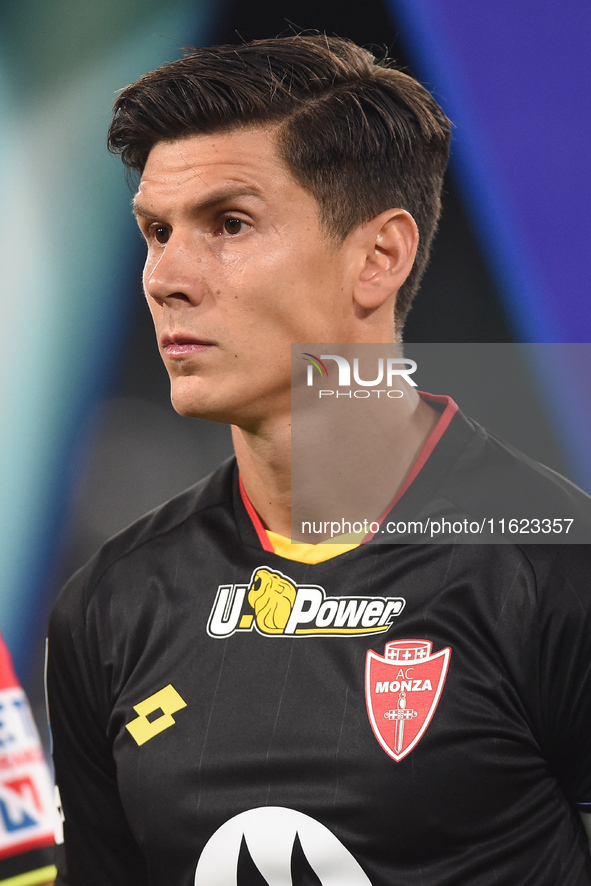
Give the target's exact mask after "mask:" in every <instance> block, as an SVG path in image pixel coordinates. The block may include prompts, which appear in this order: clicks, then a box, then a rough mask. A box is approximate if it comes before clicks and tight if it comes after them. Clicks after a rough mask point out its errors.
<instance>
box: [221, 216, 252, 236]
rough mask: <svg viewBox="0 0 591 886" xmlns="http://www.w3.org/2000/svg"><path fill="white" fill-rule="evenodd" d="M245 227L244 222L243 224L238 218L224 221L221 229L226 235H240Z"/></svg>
mask: <svg viewBox="0 0 591 886" xmlns="http://www.w3.org/2000/svg"><path fill="white" fill-rule="evenodd" d="M247 227H248V225H247V224H246V222H243V221H242V219H240V218H226V219H224V224H223V228H224V231H225V233H226V234H241V233H242V231H243V230H244V228H247Z"/></svg>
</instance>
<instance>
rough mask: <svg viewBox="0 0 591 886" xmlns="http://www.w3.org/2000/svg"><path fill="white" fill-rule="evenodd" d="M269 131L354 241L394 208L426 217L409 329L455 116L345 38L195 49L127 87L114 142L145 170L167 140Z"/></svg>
mask: <svg viewBox="0 0 591 886" xmlns="http://www.w3.org/2000/svg"><path fill="white" fill-rule="evenodd" d="M264 124H277V127H278V128H277V140H278V147H279V151H280V154H281V156H282V158H283V160H284V162H285V163H286V165H287V167H288V168H289V169H290V170H291V172H292V174H293V175H294V176H295V178H296V180H297V181H298V182H299V183H300V184H301V185H302V186H303V187H304V188H306V189H307V190H308V191H309V192H310V193H311V194H312V195H313V196H314V197H315V198H316V200H317V201H318V204H319V206H320V212H321V218H322V222H323V224H324V226H325V228H326V230H327V231H328V232H329V234H330V235H331V236H333V237H336V238H338V239H340V240H343V239H344V238H345V237H346V236H347V234H348V233H349V232H350V231H352V230H353V229H354V228H355V227H356V226H357V225H359V224H363V223H364V222H367V221H369V220H370V219H372V218H374V217H375V216H376V215H379V213H380V212H383V211H384V210H386V209H391V208H401V209H406V210H407V211H408V212H410V214H411V215H412V216H413V217H414V219H415V221H416V223H417V226H418V229H419V247H418V252H417V258H416V261H415V264H414V267H413V269H412V271H411V273H410V275H409V277H408V279H407V280H406V282H405V283H404V285H403V287H402V288H401V289H400V291H399V293H398V298H397V304H396V318H397V321H398V323H399V325H400V326H401V325H402V322H403V321H404V318H405V317H406V315H407V313H408V310H409V308H410V305H411V302H412V298H413V296H414V294H415V292H416V289H417V287H418V285H419V282H420V279H421V276H422V274H423V271H424V269H425V266H426V264H427V260H428V257H429V251H430V247H431V241H432V239H433V235H434V234H435V230H436V228H437V221H438V218H439V214H440V211H441V187H442V181H443V174H444V172H445V168H446V165H447V158H448V152H449V140H450V124H449V120H448V119H447V117H446V116H445V114H444V113H443V111H442V110H441V108H440V107H439V105H438V104H437V103H436V102H435V100H434V99H433V98H432V97H431V95H430V94H429V93H428V92H427V90H426V89H424V88H423V87H422V86H421V85H420V84H419V83H418V82H417V81H416V80H414V79H413V78H412V77H409V76H408V75H407V74H404V73H403V72H402V71H399V70H397V69H396V68H393V67H390V66H388V64H387V63H386V62H384V63H377V62H376V60H375V59H374V57H373V56H372V55H371V53H370V52H368V51H367V50H365V49H361V48H360V47H359V46H356V45H355V44H354V43H352V42H350V41H349V40H343V39H340V38H338V37H325V36H321V35H300V36H292V37H283V38H278V39H274V40H255V41H254V42H253V43H247V44H244V45H238V46H214V47H210V48H203V49H196V50H191V51H190V52H188V54H186V55H185V56H184V57H183V58H180V59H178V60H177V61H174V62H172V63H171V64H168V65H164V66H163V67H161V68H158V69H157V70H155V71H152V72H151V73H149V74H146V75H145V76H144V77H142V78H141V79H140V80H138V82H137V83H133V84H132V85H131V86H128V87H127V88H126V89H124V90H123V91H122V92H121V94H120V96H119V98H118V99H117V102H116V104H115V108H114V116H113V122H112V124H111V128H110V130H109V137H108V145H109V150H111V151H112V152H113V153H119V154H121V157H122V160H123V162H124V163H125V164H126V166H128V167H129V168H130V169H132V170H137V171H138V172H140V173H141V172H142V171H143V168H144V166H145V164H146V160H147V158H148V154H149V153H150V150H151V149H152V147H153V146H154V145H155V144H156V142H159V141H162V140H167V139H175V138H182V137H184V136H187V135H192V134H196V133H211V132H218V131H222V130H229V129H236V128H239V127H244V126H253V125H264Z"/></svg>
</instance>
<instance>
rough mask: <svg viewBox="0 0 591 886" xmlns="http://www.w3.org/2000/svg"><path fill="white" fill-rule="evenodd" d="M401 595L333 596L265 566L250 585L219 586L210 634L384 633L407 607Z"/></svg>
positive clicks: (304, 634) (299, 635)
mask: <svg viewBox="0 0 591 886" xmlns="http://www.w3.org/2000/svg"><path fill="white" fill-rule="evenodd" d="M405 602H406V601H405V600H404V599H403V598H402V597H351V596H350V597H329V596H327V594H326V592H325V590H324V588H321V587H319V586H318V585H297V584H296V583H295V582H294V581H292V579H291V578H288V576H287V575H283V573H281V572H277V571H274V570H272V569H268V568H267V567H265V566H263V567H260V568H259V569H255V570H254V572H253V574H252V577H251V579H250V582H249V584H228V585H220V586H219V588H218V592H217V595H216V598H215V602H214V604H213V607H212V610H211V614H210V616H209V621H208V624H207V633H208V634H209V636H210V637H229V636H230V635H231V634H234V633H236V632H237V631H252V630H256V631H258V632H259V633H260V634H264V635H265V636H269V637H271V636H281V637H303V636H306V637H310V636H327V635H328V636H343V635H348V636H351V635H360V634H381V633H383V632H384V631H387V630H388V628H389V627H390V625H391V623H392V619H394V618H395V617H396V616H398V615H400V613H401V612H402V610H403V609H404V604H405Z"/></svg>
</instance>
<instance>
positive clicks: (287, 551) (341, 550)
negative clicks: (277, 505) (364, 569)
mask: <svg viewBox="0 0 591 886" xmlns="http://www.w3.org/2000/svg"><path fill="white" fill-rule="evenodd" d="M265 532H266V533H267V537H268V539H269V541H270V542H271V545H272V547H273V551H274V552H275V553H276V554H277V556H279V557H283V558H284V559H285V560H296V561H297V562H298V563H309V564H310V565H312V566H313V565H315V564H316V563H325V562H326V561H327V560H332V559H333V558H334V557H338V556H339V554H345V553H346V552H347V551H353V550H354V549H355V548H358V547H359V544H360V542H361V540H362V539H363V538H364V537H365V534H364V533H363V532H351V533H349V534H348V535H339V536H337V537H338V538H339V539H343V541H335V540H334V539H332V540H331V541H322V542H320V544H317V545H312V544H307V543H305V542H298V541H294V542H292V541H291V539H289V538H286V537H285V536H284V535H279V534H278V533H277V532H271V530H270V529H266V530H265ZM344 539H346V541H345V540H344Z"/></svg>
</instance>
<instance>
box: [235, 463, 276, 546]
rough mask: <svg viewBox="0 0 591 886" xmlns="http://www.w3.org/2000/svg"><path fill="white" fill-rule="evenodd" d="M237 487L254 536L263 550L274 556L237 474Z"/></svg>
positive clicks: (259, 519)
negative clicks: (253, 530)
mask: <svg viewBox="0 0 591 886" xmlns="http://www.w3.org/2000/svg"><path fill="white" fill-rule="evenodd" d="M238 486H239V488H240V495H241V496H242V501H243V503H244V507H245V508H246V510H247V513H248V516H249V517H250V519H251V521H252V525H253V526H254V528H255V530H256V534H257V535H258V537H259V541H260V543H261V545H262V546H263V550H264V551H269V553H271V554H274V553H275V551H274V549H273V545H272V544H271V542H270V541H269V536H268V535H267V533H266V532H265V527H264V526H263V524H262V523H261V518H260V517H259V515H258V514H257V512H256V511H255V509H254V508H253V506H252V504H251V501H250V499H249V497H248V495H247V494H246V489H245V488H244V484H243V482H242V477H241V476H240V474H238Z"/></svg>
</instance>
